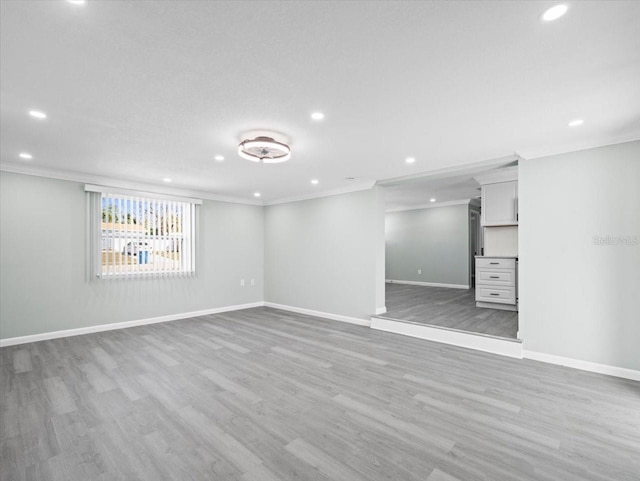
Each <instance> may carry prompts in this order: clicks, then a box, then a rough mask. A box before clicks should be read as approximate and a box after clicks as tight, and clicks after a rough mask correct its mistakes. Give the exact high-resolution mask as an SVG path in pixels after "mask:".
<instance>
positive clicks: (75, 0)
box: [67, 0, 87, 5]
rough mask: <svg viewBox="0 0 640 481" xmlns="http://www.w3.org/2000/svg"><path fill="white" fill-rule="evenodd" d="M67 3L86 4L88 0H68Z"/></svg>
mask: <svg viewBox="0 0 640 481" xmlns="http://www.w3.org/2000/svg"><path fill="white" fill-rule="evenodd" d="M67 3H71V4H72V5H84V4H85V3H87V2H86V0H67Z"/></svg>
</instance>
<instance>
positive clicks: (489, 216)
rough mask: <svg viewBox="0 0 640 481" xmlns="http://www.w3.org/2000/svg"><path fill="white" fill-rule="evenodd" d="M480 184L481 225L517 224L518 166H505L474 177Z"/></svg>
mask: <svg viewBox="0 0 640 481" xmlns="http://www.w3.org/2000/svg"><path fill="white" fill-rule="evenodd" d="M475 179H476V180H477V181H478V183H479V184H480V185H481V186H482V225H483V226H495V225H518V167H517V166H513V167H506V168H504V169H497V170H494V171H491V172H487V173H484V174H481V175H479V176H477V177H476V178H475Z"/></svg>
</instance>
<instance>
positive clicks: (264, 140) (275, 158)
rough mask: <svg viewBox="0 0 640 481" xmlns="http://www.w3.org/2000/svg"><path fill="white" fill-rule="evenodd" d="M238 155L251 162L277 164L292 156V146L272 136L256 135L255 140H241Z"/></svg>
mask: <svg viewBox="0 0 640 481" xmlns="http://www.w3.org/2000/svg"><path fill="white" fill-rule="evenodd" d="M238 155H239V156H240V157H242V158H243V159H247V160H250V161H251V162H262V163H264V164H277V163H278V162H285V161H287V160H289V159H290V158H291V147H289V146H288V145H287V144H284V143H282V142H278V141H276V140H273V139H272V138H271V137H256V138H255V139H253V140H243V141H242V142H240V145H238Z"/></svg>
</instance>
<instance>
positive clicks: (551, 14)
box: [542, 3, 569, 22]
mask: <svg viewBox="0 0 640 481" xmlns="http://www.w3.org/2000/svg"><path fill="white" fill-rule="evenodd" d="M568 8H569V7H567V6H566V5H563V4H562V3H561V4H559V5H554V6H553V7H551V8H549V9H547V10H545V12H544V13H543V14H542V20H544V21H545V22H553V21H554V20H558V19H559V18H560V17H562V16H563V15H564V14H565V13H567V10H568Z"/></svg>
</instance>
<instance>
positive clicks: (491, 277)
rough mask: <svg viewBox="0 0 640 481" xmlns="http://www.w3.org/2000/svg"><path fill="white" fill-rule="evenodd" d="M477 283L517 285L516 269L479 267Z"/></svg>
mask: <svg viewBox="0 0 640 481" xmlns="http://www.w3.org/2000/svg"><path fill="white" fill-rule="evenodd" d="M476 284H488V285H499V286H515V285H516V270H515V269H496V270H492V269H478V270H477V271H476Z"/></svg>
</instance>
